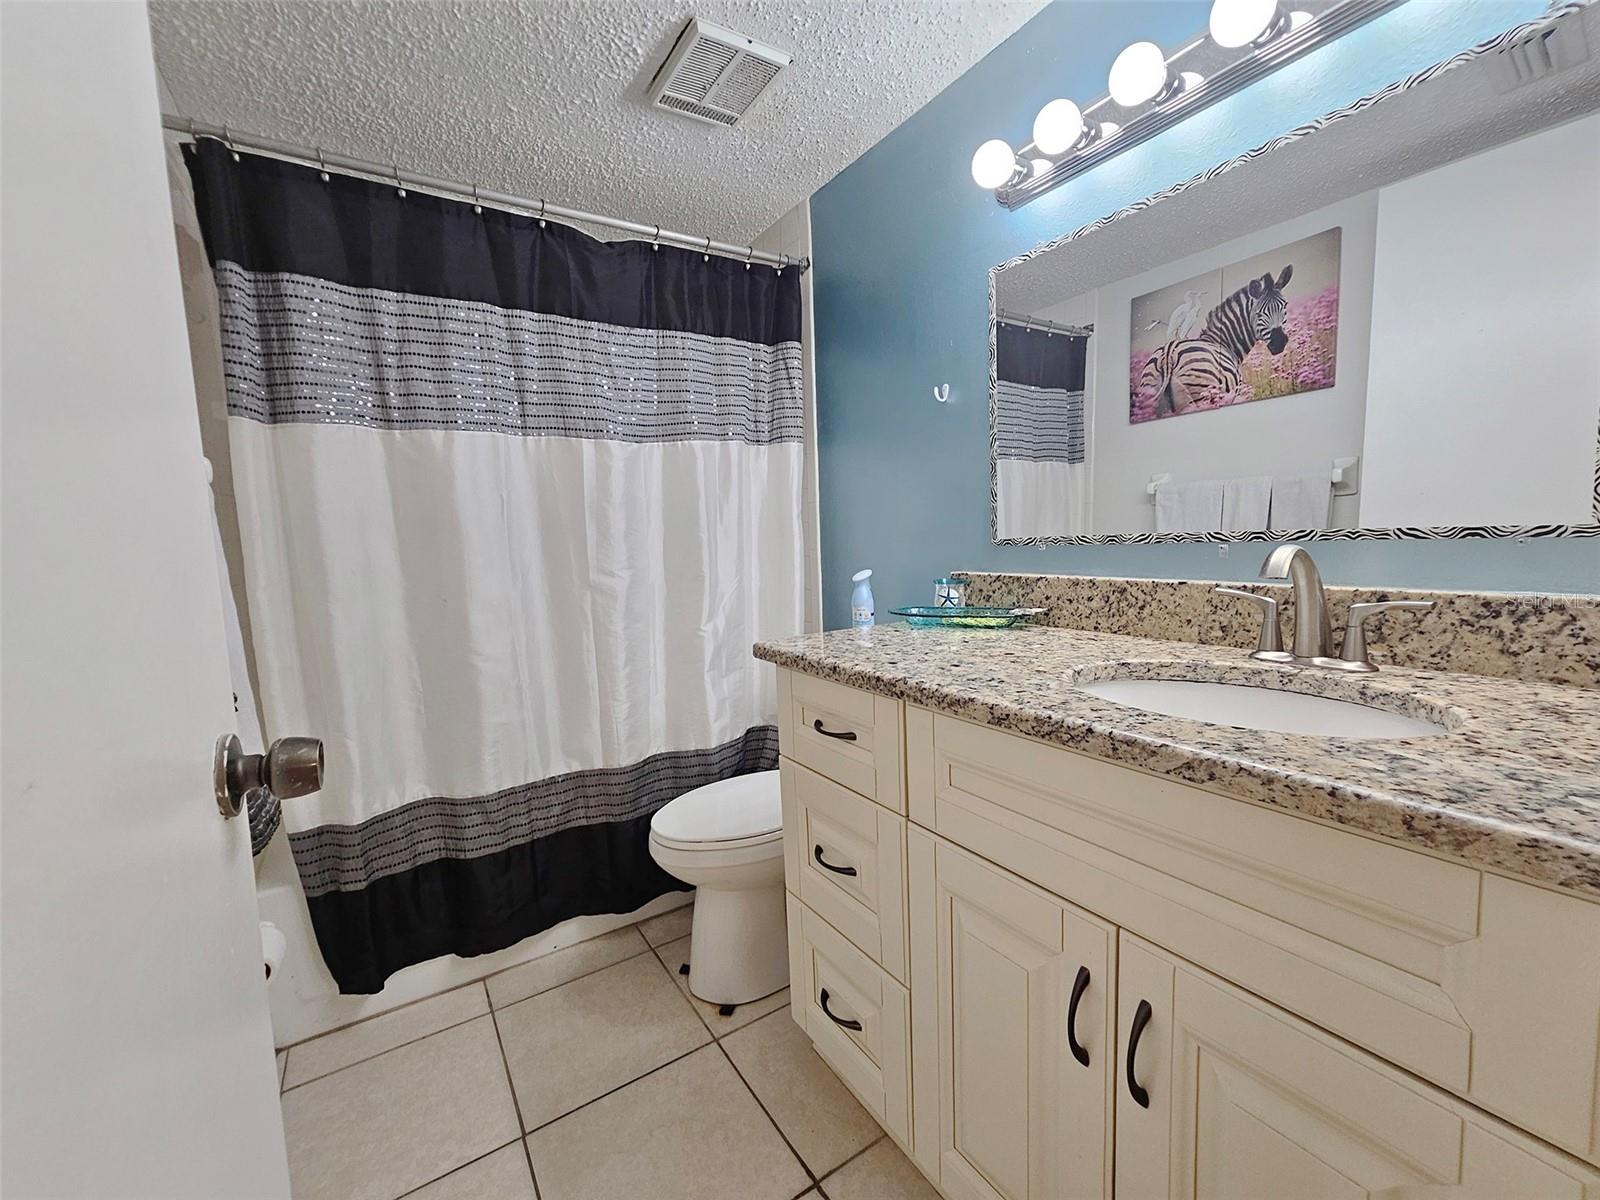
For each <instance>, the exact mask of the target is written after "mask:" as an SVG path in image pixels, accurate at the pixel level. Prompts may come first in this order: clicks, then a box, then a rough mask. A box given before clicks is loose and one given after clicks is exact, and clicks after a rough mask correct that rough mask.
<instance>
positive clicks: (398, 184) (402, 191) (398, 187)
mask: <svg viewBox="0 0 1600 1200" xmlns="http://www.w3.org/2000/svg"><path fill="white" fill-rule="evenodd" d="M389 165H390V166H391V167H393V168H394V191H395V195H397V196H399V197H400V199H402V200H404V199H405V198H406V185H405V181H404V180H403V179H401V178H400V164H399V163H390V164H389Z"/></svg>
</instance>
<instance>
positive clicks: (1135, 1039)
mask: <svg viewBox="0 0 1600 1200" xmlns="http://www.w3.org/2000/svg"><path fill="white" fill-rule="evenodd" d="M1153 1015H1154V1014H1153V1011H1152V1009H1151V1008H1150V1001H1148V1000H1141V1001H1139V1007H1138V1008H1136V1009H1134V1010H1133V1028H1132V1029H1131V1030H1129V1032H1128V1095H1130V1096H1132V1097H1133V1102H1134V1103H1135V1104H1137V1105H1138V1106H1139V1107H1140V1108H1149V1107H1150V1093H1149V1092H1147V1091H1145V1090H1144V1089H1143V1088H1142V1087H1140V1086H1139V1081H1138V1080H1137V1079H1135V1078H1134V1077H1133V1056H1134V1055H1135V1054H1137V1053H1138V1052H1139V1039H1140V1038H1141V1037H1143V1036H1144V1027H1145V1026H1146V1025H1148V1024H1150V1018H1151V1016H1153Z"/></svg>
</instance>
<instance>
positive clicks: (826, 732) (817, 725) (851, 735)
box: [811, 717, 856, 742]
mask: <svg viewBox="0 0 1600 1200" xmlns="http://www.w3.org/2000/svg"><path fill="white" fill-rule="evenodd" d="M811 728H813V729H815V730H816V731H817V732H818V733H820V734H821V735H822V736H823V737H831V738H838V739H839V740H840V741H841V742H853V741H855V740H856V734H855V730H853V729H846V730H845V731H844V732H843V733H835V732H834V731H833V730H831V729H824V728H823V727H822V718H821V717H818V718H817V719H816V720H815V721H813V722H811Z"/></svg>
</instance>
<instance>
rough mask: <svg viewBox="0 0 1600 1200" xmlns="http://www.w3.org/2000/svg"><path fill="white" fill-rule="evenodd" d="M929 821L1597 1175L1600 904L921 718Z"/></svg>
mask: <svg viewBox="0 0 1600 1200" xmlns="http://www.w3.org/2000/svg"><path fill="white" fill-rule="evenodd" d="M907 744H908V748H909V755H908V764H909V772H908V774H909V778H910V784H911V810H912V815H913V819H914V820H916V821H917V822H918V823H919V824H925V825H928V826H929V827H931V828H932V829H934V830H935V831H936V832H938V833H940V834H943V835H944V836H945V837H948V838H950V839H951V840H952V841H954V842H956V843H958V844H959V845H962V846H965V847H967V848H968V849H970V850H973V851H976V852H977V853H979V854H981V855H983V856H984V857H986V858H989V859H990V860H992V861H994V862H996V863H999V864H1001V865H1002V866H1004V867H1007V868H1008V869H1010V870H1012V871H1015V872H1016V873H1017V874H1019V875H1021V876H1023V877H1024V878H1027V879H1030V880H1032V881H1033V882H1035V883H1037V884H1039V885H1040V886H1042V887H1045V888H1048V889H1049V890H1051V891H1053V892H1055V893H1056V894H1058V895H1060V896H1063V897H1065V898H1066V899H1069V900H1072V901H1074V902H1076V903H1078V904H1081V905H1082V906H1083V907H1085V908H1087V909H1089V910H1090V911H1092V912H1095V913H1098V914H1099V915H1101V916H1103V917H1105V918H1107V919H1109V920H1111V921H1114V922H1115V923H1117V924H1118V925H1121V926H1123V927H1124V928H1127V929H1129V930H1132V931H1134V932H1136V933H1138V934H1140V935H1141V936H1143V937H1146V938H1148V939H1150V940H1151V941H1153V942H1156V943H1158V944H1160V945H1163V946H1166V947H1167V948H1169V949H1171V950H1173V951H1175V952H1177V953H1179V954H1182V955H1183V956H1184V957H1185V958H1188V959H1190V960H1191V961H1194V962H1196V963H1198V964H1199V965H1201V966H1203V967H1206V968H1207V969H1209V970H1212V971H1215V972H1216V973H1217V974H1219V975H1222V976H1223V977H1224V978H1227V979H1229V980H1232V981H1233V982H1235V983H1238V984H1240V985H1241V986H1243V987H1245V988H1247V989H1249V990H1250V991H1252V992H1255V993H1256V994H1257V995H1260V996H1262V997H1264V998H1266V999H1268V1000H1270V1001H1272V1002H1273V1003H1275V1004H1278V1005H1280V1006H1281V1007H1283V1008H1286V1009H1288V1010H1290V1011H1291V1012H1294V1013H1297V1014H1299V1015H1301V1016H1303V1017H1306V1018H1308V1019H1309V1020H1311V1021H1314V1022H1315V1023H1316V1024H1318V1025H1320V1026H1322V1027H1323V1028H1325V1029H1328V1030H1330V1031H1332V1032H1333V1033H1336V1034H1338V1035H1339V1036H1341V1037H1343V1038H1345V1039H1347V1040H1349V1041H1351V1042H1354V1043H1356V1044H1357V1045H1360V1046H1363V1047H1365V1048H1367V1049H1369V1050H1372V1051H1374V1052H1376V1053H1378V1054H1379V1055H1381V1056H1382V1057H1384V1058H1386V1059H1388V1060H1389V1061H1390V1062H1393V1063H1396V1064H1398V1065H1400V1066H1402V1067H1405V1068H1406V1069H1408V1070H1410V1071H1413V1072H1414V1073H1416V1074H1418V1075H1420V1076H1422V1077H1424V1078H1426V1079H1429V1080H1431V1081H1433V1082H1435V1083H1438V1084H1440V1085H1441V1086H1443V1087H1445V1088H1448V1089H1449V1090H1451V1091H1453V1092H1455V1093H1457V1094H1458V1095H1460V1096H1463V1097H1466V1098H1468V1099H1470V1100H1472V1101H1474V1102H1475V1103H1477V1104H1479V1105H1481V1106H1482V1107H1484V1108H1487V1109H1489V1110H1490V1111H1492V1112H1495V1113H1497V1114H1499V1115H1501V1116H1504V1117H1506V1118H1508V1119H1509V1120H1511V1121H1512V1122H1513V1123H1515V1124H1517V1125H1520V1126H1522V1127H1523V1128H1526V1129H1528V1130H1530V1131H1532V1132H1534V1133H1536V1134H1538V1135H1539V1136H1541V1137H1544V1138H1546V1139H1548V1140H1550V1141H1552V1142H1554V1143H1556V1144H1557V1145H1560V1146H1562V1147H1564V1148H1566V1149H1568V1150H1571V1151H1572V1152H1574V1153H1576V1154H1578V1155H1580V1156H1582V1157H1584V1158H1586V1159H1588V1160H1589V1161H1591V1162H1600V1130H1597V1119H1596V1117H1597V1111H1596V1110H1597V1105H1596V1080H1597V1075H1600V1020H1597V1018H1596V1014H1597V1013H1600V905H1595V904H1590V903H1587V902H1585V901H1583V900H1580V899H1578V898H1576V897H1572V896H1563V895H1561V894H1559V893H1556V892H1552V891H1547V890H1545V889H1542V888H1538V887H1534V886H1532V885H1529V884H1523V883H1518V882H1515V881H1512V880H1508V879H1502V878H1500V877H1498V876H1492V875H1485V874H1483V873H1481V872H1479V871H1477V870H1474V869H1472V868H1470V867H1466V866H1462V865H1460V864H1457V863H1451V862H1446V861H1443V860H1441V859H1437V858H1434V857H1432V856H1430V855H1425V854H1419V853H1416V852H1414V851H1411V850H1407V849H1404V848H1403V847H1399V846H1394V845H1390V844H1387V843H1384V842H1381V841H1377V840H1375V839H1371V838H1367V837H1363V836H1360V835H1358V834H1355V833H1353V832H1350V831H1346V830H1340V829H1337V828H1335V827H1332V826H1329V825H1325V824H1322V823H1320V822H1316V821H1311V820H1308V819H1305V818H1301V817H1297V816H1294V815H1292V814H1289V813H1282V812H1275V811H1272V810H1270V809H1267V808H1263V807H1261V806H1258V805H1254V804H1250V803H1248V802H1244V801H1240V800H1234V799H1230V798H1228V797H1225V796H1219V795H1215V794H1213V793H1211V792H1207V791H1204V790H1202V789H1199V788H1195V787H1191V786H1189V785H1187V784H1183V783H1178V782H1176V781H1173V780H1170V779H1166V778H1162V777H1159V776H1155V775H1150V774H1147V773H1145V772H1142V771H1136V770H1132V769H1130V768H1125V767H1118V766H1114V765H1112V764H1110V763H1107V762H1104V761H1102V760H1099V759H1095V758H1091V757H1089V756H1087V755H1082V754H1077V753H1074V752H1072V751H1069V750H1064V749H1061V748H1059V747H1056V746H1049V745H1046V744H1043V743H1040V742H1036V741H1033V740H1031V739H1028V738H1023V737H1018V736H1015V735H1013V734H1008V733H1003V732H1001V731H999V730H995V729H991V728H988V727H986V726H980V725H976V724H973V723H971V722H967V721H961V720H957V719H955V718H951V717H946V716H943V715H938V714H934V713H930V712H927V711H926V710H922V709H917V708H912V709H910V710H909V712H908V714H907Z"/></svg>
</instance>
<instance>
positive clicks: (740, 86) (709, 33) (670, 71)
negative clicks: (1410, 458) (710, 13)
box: [650, 17, 792, 125]
mask: <svg viewBox="0 0 1600 1200" xmlns="http://www.w3.org/2000/svg"><path fill="white" fill-rule="evenodd" d="M791 61H792V60H791V59H790V57H789V55H787V54H785V53H784V52H783V51H782V50H775V49H773V48H772V47H771V46H763V45H762V44H761V43H760V42H758V41H755V40H754V39H752V38H747V37H745V36H744V34H742V33H734V32H733V30H731V29H723V28H722V27H721V26H720V25H713V24H711V23H710V22H709V21H702V20H700V19H699V18H698V17H696V18H694V19H692V20H691V21H690V22H689V24H688V25H687V26H686V27H685V28H684V31H683V32H682V33H680V34H679V35H678V40H677V42H676V43H675V44H674V45H673V47H672V53H671V54H669V55H667V61H666V62H664V63H662V64H661V69H660V70H659V71H657V72H656V77H655V78H654V79H652V80H651V81H650V102H651V103H652V104H654V105H655V106H656V107H657V108H665V109H668V110H670V111H672V112H675V113H682V114H683V115H684V116H686V117H693V118H694V119H695V120H696V121H706V122H709V123H710V124H713V125H734V124H737V123H738V121H739V118H740V117H742V116H744V114H745V113H747V112H749V111H750V106H751V105H752V104H754V103H755V102H756V99H757V97H759V96H760V95H761V93H762V92H764V91H765V90H766V88H767V85H768V84H770V83H771V82H772V81H773V80H774V79H776V78H777V75H778V72H779V71H781V70H783V69H784V68H785V67H787V66H788V65H789V63H790V62H791Z"/></svg>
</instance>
